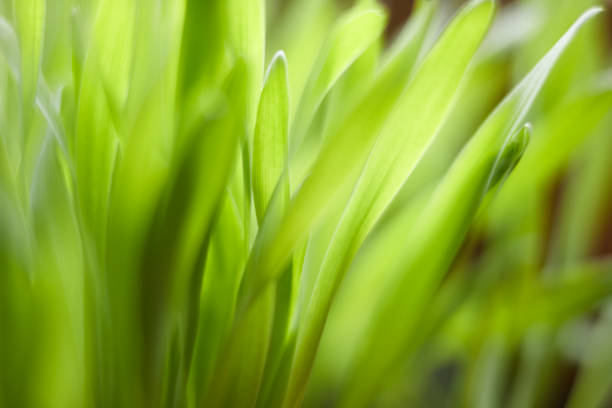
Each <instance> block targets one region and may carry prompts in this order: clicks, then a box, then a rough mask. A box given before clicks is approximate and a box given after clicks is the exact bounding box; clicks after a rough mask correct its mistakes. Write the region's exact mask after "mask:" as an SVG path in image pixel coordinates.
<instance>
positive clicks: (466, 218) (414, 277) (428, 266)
mask: <svg viewBox="0 0 612 408" xmlns="http://www.w3.org/2000/svg"><path fill="white" fill-rule="evenodd" d="M599 11H600V10H598V9H591V10H589V11H587V12H585V14H583V16H582V17H581V18H580V19H578V21H577V22H576V23H575V24H574V25H573V26H572V27H571V28H570V29H569V30H568V32H567V33H566V34H565V35H564V36H563V37H562V38H561V39H560V40H559V41H558V42H557V44H556V45H555V46H554V47H553V48H552V49H551V50H550V51H549V52H548V54H547V55H546V56H545V57H544V58H543V59H542V60H541V61H540V62H539V63H538V64H537V65H536V66H535V68H534V69H533V70H532V71H531V72H530V73H529V75H527V77H525V78H524V79H523V80H522V81H521V83H520V84H518V85H517V86H516V88H515V89H514V90H513V91H512V92H511V93H510V94H509V95H508V96H507V97H506V99H504V101H502V103H501V104H500V105H499V106H498V107H497V108H496V109H495V111H494V112H493V113H492V114H491V115H490V116H489V118H488V119H487V120H486V121H485V123H484V124H483V125H482V126H481V127H480V129H479V130H478V131H477V133H476V134H475V135H474V137H473V139H472V140H471V141H470V142H469V144H468V145H467V146H466V148H465V149H464V150H463V151H462V153H461V155H460V156H459V157H458V158H457V160H456V161H455V163H454V164H453V166H452V167H451V169H450V170H449V172H448V173H447V175H446V177H445V178H444V179H443V181H442V182H441V183H440V185H439V186H438V187H437V188H436V191H435V192H434V193H433V195H432V198H431V200H430V201H429V203H428V204H427V205H426V206H425V208H424V210H423V212H421V213H420V214H419V216H418V218H417V219H416V220H415V223H414V225H413V227H412V228H411V230H410V232H409V234H408V236H407V237H403V238H402V239H401V241H400V242H410V243H411V245H412V246H411V247H410V249H409V250H404V254H403V256H401V257H400V259H399V260H397V262H396V263H395V265H396V266H395V268H397V271H398V273H397V274H396V275H395V276H394V277H393V278H392V279H389V281H387V282H385V285H386V288H387V291H386V293H385V295H384V297H383V298H382V300H381V301H380V303H379V305H378V306H377V308H376V312H375V317H374V319H373V321H372V325H371V326H370V327H369V330H368V332H367V333H368V334H367V335H366V336H365V339H364V342H363V343H362V346H361V347H360V349H359V351H358V354H357V357H356V363H355V365H354V366H353V367H352V369H351V370H349V376H350V377H349V380H348V381H349V382H348V384H349V385H348V387H347V392H346V394H345V398H344V400H343V403H344V405H343V406H355V405H354V404H357V403H362V401H364V400H367V399H368V397H369V396H371V395H372V394H371V393H372V392H373V390H374V387H375V384H377V383H378V382H379V381H381V378H382V377H383V375H384V373H385V372H387V371H388V370H390V369H392V368H393V366H394V364H396V362H397V361H398V359H399V357H401V356H402V355H403V354H404V353H405V352H406V349H408V348H409V347H410V343H409V340H410V338H411V334H412V333H414V332H415V330H418V321H419V316H420V315H421V314H422V313H423V312H424V311H425V308H426V307H427V304H428V302H429V299H430V298H431V296H432V294H433V293H434V291H435V288H436V287H437V285H438V284H439V282H440V279H441V278H442V276H443V273H444V271H445V270H446V269H447V268H448V266H449V264H450V262H451V261H452V258H453V255H454V254H455V253H456V251H457V249H458V247H459V245H460V243H461V241H462V239H463V237H464V236H465V233H466V231H467V228H468V226H469V224H470V221H471V220H472V219H473V217H474V216H475V214H476V210H477V208H478V205H479V203H480V201H481V200H482V197H483V193H484V192H486V191H487V190H489V189H491V188H492V187H494V184H495V182H496V181H497V179H498V178H499V175H501V174H505V173H507V172H508V171H510V170H511V169H512V168H513V166H514V165H515V164H516V160H517V159H518V157H519V156H520V155H521V154H522V151H523V150H524V147H525V144H526V137H527V135H526V130H524V131H518V132H517V129H518V127H519V126H520V123H521V121H523V120H524V117H525V115H526V114H527V112H528V111H529V108H530V107H531V105H532V104H533V101H534V99H535V97H536V96H537V93H538V91H539V90H540V89H541V87H542V85H543V83H544V81H545V80H546V78H547V76H548V74H549V73H550V71H551V69H552V67H553V66H554V64H555V63H556V61H557V60H558V59H559V57H560V55H561V54H562V52H563V50H564V49H565V48H566V47H567V45H568V44H569V42H570V41H571V40H572V38H573V37H574V36H575V35H576V33H577V31H578V30H579V29H580V27H581V26H582V25H583V24H584V23H585V22H586V21H588V20H589V19H591V18H592V17H593V16H594V15H595V14H597V13H598V12H599ZM507 135H511V136H510V139H508V141H506V138H507V137H508V136H507ZM500 150H501V153H500V154H499V156H498V157H497V158H495V156H497V153H496V152H497V151H500ZM397 245H398V246H399V245H401V243H400V244H397ZM393 249H395V251H393ZM389 250H391V251H393V253H401V250H400V248H397V247H396V248H389ZM400 271H403V272H401V273H399V272H400ZM400 310H401V311H403V313H402V314H401V319H402V321H403V322H404V323H403V324H397V320H396V319H397V318H400V316H398V314H397V313H398V311H400ZM379 333H384V334H385V335H384V338H381V337H379V336H378V334H379ZM372 355H376V356H377V358H376V359H372V358H371V356H372Z"/></svg>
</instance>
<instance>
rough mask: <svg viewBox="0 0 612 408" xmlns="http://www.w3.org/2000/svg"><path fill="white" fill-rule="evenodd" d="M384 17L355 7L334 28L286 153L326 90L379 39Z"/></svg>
mask: <svg viewBox="0 0 612 408" xmlns="http://www.w3.org/2000/svg"><path fill="white" fill-rule="evenodd" d="M384 25H385V15H384V13H383V12H382V10H381V9H380V8H373V9H366V10H365V11H364V10H363V8H362V7H356V8H355V9H354V10H351V11H349V12H348V13H347V14H346V15H345V16H344V17H343V18H342V19H341V20H340V21H339V22H338V23H337V25H336V26H335V27H334V29H333V30H332V33H331V34H330V36H329V39H328V40H327V43H326V44H325V45H324V46H323V49H322V50H321V53H320V54H319V57H318V60H317V62H316V63H315V66H314V68H313V70H312V73H311V74H310V77H309V79H308V82H307V83H306V86H305V88H304V93H303V94H302V98H301V99H300V103H299V106H298V109H297V112H296V115H295V121H294V123H293V124H292V128H291V137H290V140H289V149H290V150H289V151H290V153H291V155H293V154H294V153H295V152H296V151H297V149H298V148H299V147H300V145H301V144H302V141H303V139H304V136H305V133H306V131H307V130H308V127H309V125H310V123H311V122H312V119H313V117H314V115H315V113H316V111H317V109H318V108H319V106H320V105H321V102H322V101H323V99H325V96H326V95H327V94H328V92H329V90H330V89H331V88H332V87H333V86H334V84H335V83H336V82H337V81H338V78H340V76H341V75H342V74H343V73H344V72H345V71H346V70H347V69H348V67H349V66H351V65H352V64H353V62H355V60H356V59H357V58H358V57H359V56H360V55H361V54H362V53H363V52H364V51H365V50H366V49H368V47H369V46H370V45H371V44H372V43H373V42H374V41H375V40H376V39H377V38H378V36H380V34H381V33H382V31H383V28H384Z"/></svg>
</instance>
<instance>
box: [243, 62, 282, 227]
mask: <svg viewBox="0 0 612 408" xmlns="http://www.w3.org/2000/svg"><path fill="white" fill-rule="evenodd" d="M288 87H289V81H288V76H287V60H286V58H285V55H284V53H283V52H282V51H281V52H279V53H277V54H276V56H275V57H274V59H273V60H272V62H271V63H270V66H269V68H268V73H267V75H266V80H265V83H264V87H263V90H262V92H261V99H260V102H259V110H258V112H257V122H256V125H255V135H254V140H253V171H252V173H253V176H252V177H253V201H254V204H255V212H256V214H257V220H258V222H259V223H261V222H262V221H263V217H264V213H265V211H266V208H267V207H268V203H269V201H270V198H271V197H272V193H273V192H274V188H275V186H276V184H277V182H278V180H279V178H280V176H281V174H282V173H283V171H285V169H286V167H287V154H288V151H287V136H288V132H289V130H288V128H289V89H288ZM283 189H284V191H283V193H282V194H283V195H284V196H285V200H286V201H288V200H289V185H288V184H287V183H285V186H284V187H283Z"/></svg>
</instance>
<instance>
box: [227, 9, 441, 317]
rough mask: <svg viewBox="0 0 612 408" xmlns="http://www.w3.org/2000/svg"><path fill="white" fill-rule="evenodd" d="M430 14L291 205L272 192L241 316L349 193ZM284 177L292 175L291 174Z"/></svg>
mask: <svg viewBox="0 0 612 408" xmlns="http://www.w3.org/2000/svg"><path fill="white" fill-rule="evenodd" d="M429 11H430V12H432V10H429ZM427 16H428V14H427V13H425V14H424V15H422V16H421V17H419V18H418V19H417V20H415V21H416V22H415V29H414V31H413V35H412V36H409V38H407V39H406V41H405V43H404V45H403V47H401V50H400V51H398V52H397V54H396V55H395V56H394V57H393V58H392V59H391V60H390V61H389V63H387V64H385V66H384V67H383V68H382V69H381V71H380V72H379V73H378V75H377V77H376V79H375V80H374V82H373V83H372V84H371V85H370V86H369V89H368V90H367V91H366V92H365V93H364V96H363V97H362V98H361V100H360V101H359V103H357V104H356V106H355V107H354V108H353V109H352V110H351V112H350V113H348V114H347V115H346V117H344V118H342V120H341V121H340V123H339V124H338V125H336V126H333V128H332V129H331V130H330V134H329V135H328V136H327V137H326V139H327V143H326V144H325V145H324V146H323V147H322V149H321V152H320V154H319V156H318V158H317V160H316V161H315V163H314V165H313V168H312V170H311V173H310V175H309V176H308V177H307V178H306V180H305V181H304V183H303V185H302V186H301V188H300V189H299V191H298V192H297V193H296V196H295V197H294V198H293V200H292V201H291V203H290V204H289V205H288V208H287V209H284V207H285V205H284V204H283V205H281V204H282V203H281V201H282V200H280V191H279V194H276V195H277V196H278V197H275V196H273V199H272V200H271V202H270V206H271V207H274V206H276V210H269V211H268V212H267V213H266V217H265V219H264V222H263V223H262V225H261V228H260V230H259V232H258V235H257V238H256V240H255V244H254V246H253V250H252V252H251V256H250V259H249V263H248V264H247V268H246V271H245V278H244V280H243V283H242V289H241V292H242V293H241V296H240V305H239V307H238V310H239V313H238V314H239V315H240V314H241V313H243V312H244V309H245V308H246V307H247V306H248V305H249V303H250V302H251V301H252V300H253V298H254V297H255V296H256V295H257V293H258V292H259V291H260V290H261V289H262V288H263V287H264V286H265V284H266V283H267V282H268V281H270V280H272V279H275V278H277V277H278V276H280V274H281V273H282V272H283V270H284V269H283V268H284V263H285V262H287V261H288V259H289V257H290V255H291V252H292V251H293V249H294V247H295V246H296V245H297V243H298V242H301V241H302V240H303V239H305V237H306V236H307V234H308V232H309V231H310V229H311V228H312V226H313V225H316V223H317V222H318V221H319V220H321V218H322V216H323V215H324V214H325V213H326V211H328V210H329V208H330V206H329V203H333V202H334V200H335V199H336V198H337V197H338V196H341V195H342V194H345V193H348V192H350V191H348V189H347V187H349V186H350V185H351V183H352V182H354V181H355V180H356V178H357V175H358V171H359V169H360V167H361V166H362V165H363V163H364V162H365V160H366V159H367V156H368V152H369V151H370V149H371V147H372V145H373V143H374V141H375V138H376V136H377V135H378V132H379V131H380V129H381V128H382V126H383V125H384V123H385V120H386V119H387V116H388V115H389V113H390V112H391V111H392V109H393V107H394V106H395V104H396V102H397V100H398V98H399V97H400V95H401V93H402V90H403V89H404V87H405V86H406V84H407V83H408V80H409V78H410V76H409V75H408V73H409V72H410V71H411V69H412V66H413V63H414V59H412V58H410V56H412V55H416V52H417V51H418V48H419V46H420V43H421V41H422V39H423V36H424V33H425V30H426V28H427V24H426V22H427V20H428V17H427ZM339 157H342V160H338V158H339ZM282 177H285V178H288V177H289V176H288V173H287V172H285V173H283V176H282ZM281 184H282V183H281ZM275 203H276V204H275Z"/></svg>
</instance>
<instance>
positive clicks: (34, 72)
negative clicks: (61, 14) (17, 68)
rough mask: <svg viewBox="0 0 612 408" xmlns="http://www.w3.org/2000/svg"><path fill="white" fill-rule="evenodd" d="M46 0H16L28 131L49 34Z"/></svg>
mask: <svg viewBox="0 0 612 408" xmlns="http://www.w3.org/2000/svg"><path fill="white" fill-rule="evenodd" d="M45 8H46V1H45V0H13V11H14V12H15V19H16V20H17V21H16V22H17V36H18V38H19V45H20V50H21V97H22V103H23V121H24V132H25V131H27V130H25V129H26V128H27V127H28V126H29V122H30V119H31V116H32V108H33V105H34V98H35V97H36V88H37V86H38V75H39V72H40V61H41V55H42V50H43V41H44V33H45Z"/></svg>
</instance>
